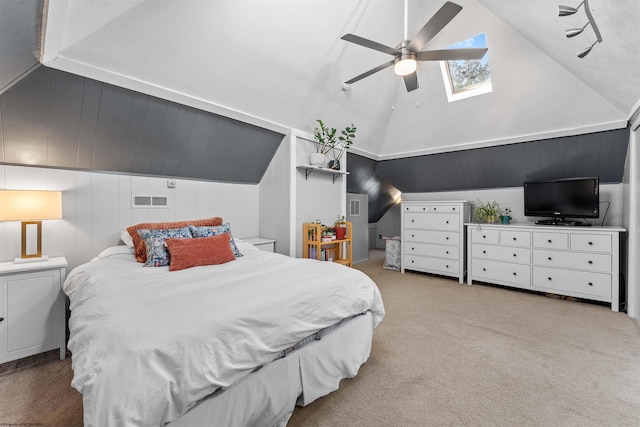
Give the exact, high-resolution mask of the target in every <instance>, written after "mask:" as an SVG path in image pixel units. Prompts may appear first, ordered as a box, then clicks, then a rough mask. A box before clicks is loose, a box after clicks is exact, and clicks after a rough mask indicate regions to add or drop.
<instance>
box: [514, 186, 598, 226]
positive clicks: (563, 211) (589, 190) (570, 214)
mask: <svg viewBox="0 0 640 427" xmlns="http://www.w3.org/2000/svg"><path fill="white" fill-rule="evenodd" d="M599 207H600V183H599V179H598V177H583V178H566V179H555V180H549V181H530V182H525V183H524V214H525V216H538V217H550V219H543V220H540V221H538V222H536V224H544V225H590V224H589V223H588V222H586V221H580V220H578V219H577V218H598V217H599V216H600V210H599Z"/></svg>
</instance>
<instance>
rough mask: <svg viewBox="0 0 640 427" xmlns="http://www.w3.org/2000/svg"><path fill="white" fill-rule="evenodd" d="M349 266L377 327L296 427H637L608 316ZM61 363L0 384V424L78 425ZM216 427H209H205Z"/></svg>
mask: <svg viewBox="0 0 640 427" xmlns="http://www.w3.org/2000/svg"><path fill="white" fill-rule="evenodd" d="M370 257H371V259H370V261H369V262H366V263H361V264H357V265H356V268H359V269H361V270H363V271H365V272H366V273H367V274H369V275H370V276H371V277H372V278H373V279H374V280H375V281H376V283H378V285H379V287H380V290H381V292H382V295H383V299H384V301H385V306H386V310H387V316H386V318H385V319H384V321H383V322H382V323H381V324H380V326H379V327H378V328H377V329H376V330H375V332H374V343H373V350H372V354H371V358H370V359H369V361H368V362H367V363H366V364H365V365H364V366H363V367H362V368H361V369H360V373H359V374H358V376H357V377H356V378H354V379H351V380H344V381H342V383H341V385H340V389H339V390H338V391H336V392H334V393H332V394H331V395H329V396H326V397H324V398H322V399H320V400H318V401H316V402H314V403H313V404H311V405H309V406H307V407H306V408H297V409H296V411H295V412H294V414H293V417H292V419H291V421H290V423H289V426H291V427H297V426H305V427H307V426H444V425H447V426H459V425H469V426H514V425H518V426H604V425H606V426H636V427H637V426H640V328H638V324H637V323H636V322H634V321H633V320H632V319H630V318H629V317H627V316H626V315H625V314H622V313H613V312H611V311H610V310H609V308H608V307H604V306H599V305H593V304H587V303H580V302H574V301H566V300H560V299H554V298H548V297H545V296H541V295H536V294H530V293H524V292H519V291H513V290H508V289H501V288H496V287H491V286H483V285H474V286H466V285H460V284H458V283H457V281H455V280H451V279H445V278H438V277H433V276H428V275H423V274H417V273H406V274H404V275H402V274H400V273H398V272H395V271H389V270H384V269H382V260H383V258H384V252H383V251H372V253H371V254H370ZM71 377H72V372H71V369H70V361H69V360H66V361H63V362H60V361H50V362H46V363H43V364H40V365H37V366H34V367H30V368H22V369H21V370H18V371H15V372H12V373H9V374H4V375H2V376H0V423H10V422H14V423H17V422H23V423H25V422H31V423H36V422H40V423H43V425H45V426H54V425H60V426H76V425H81V420H82V413H81V412H82V406H81V405H82V403H81V399H80V395H79V394H78V393H77V392H76V391H75V390H73V389H71V388H70V386H69V382H70V380H71ZM213 425H215V424H213Z"/></svg>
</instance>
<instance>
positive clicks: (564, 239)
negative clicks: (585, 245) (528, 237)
mask: <svg viewBox="0 0 640 427" xmlns="http://www.w3.org/2000/svg"><path fill="white" fill-rule="evenodd" d="M533 247H534V248H541V249H569V236H568V235H567V234H564V233H544V232H541V231H536V232H534V233H533Z"/></svg>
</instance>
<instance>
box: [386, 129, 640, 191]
mask: <svg viewBox="0 0 640 427" xmlns="http://www.w3.org/2000/svg"><path fill="white" fill-rule="evenodd" d="M628 144H629V129H628V128H627V129H616V130H610V131H605V132H597V133H591V134H586V135H576V136H567V137H561V138H552V139H545V140H539V141H531V142H522V143H517V144H508V145H499V146H494V147H486V148H478V149H474V150H465V151H453V152H449V153H441V154H431V155H427V156H417V157H409V158H403V159H394V160H384V161H380V162H378V164H377V165H376V169H375V170H376V174H378V175H379V176H380V177H381V178H383V179H385V180H387V181H388V182H389V183H391V184H392V185H393V186H394V187H396V188H398V189H399V190H400V191H402V192H403V193H424V192H433V191H454V190H471V189H482V188H505V187H518V186H521V185H522V184H523V183H524V182H525V181H533V180H542V179H556V178H571V177H579V176H598V177H600V182H602V183H620V182H622V176H623V174H624V163H625V158H626V155H627V146H628Z"/></svg>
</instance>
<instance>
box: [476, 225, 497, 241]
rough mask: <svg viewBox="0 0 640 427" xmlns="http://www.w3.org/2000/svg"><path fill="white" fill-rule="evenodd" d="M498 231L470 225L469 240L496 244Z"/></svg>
mask: <svg viewBox="0 0 640 427" xmlns="http://www.w3.org/2000/svg"><path fill="white" fill-rule="evenodd" d="M499 238H500V231H498V230H490V229H488V228H478V227H475V226H474V227H471V240H473V242H474V243H475V242H478V243H491V244H498V239H499Z"/></svg>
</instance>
